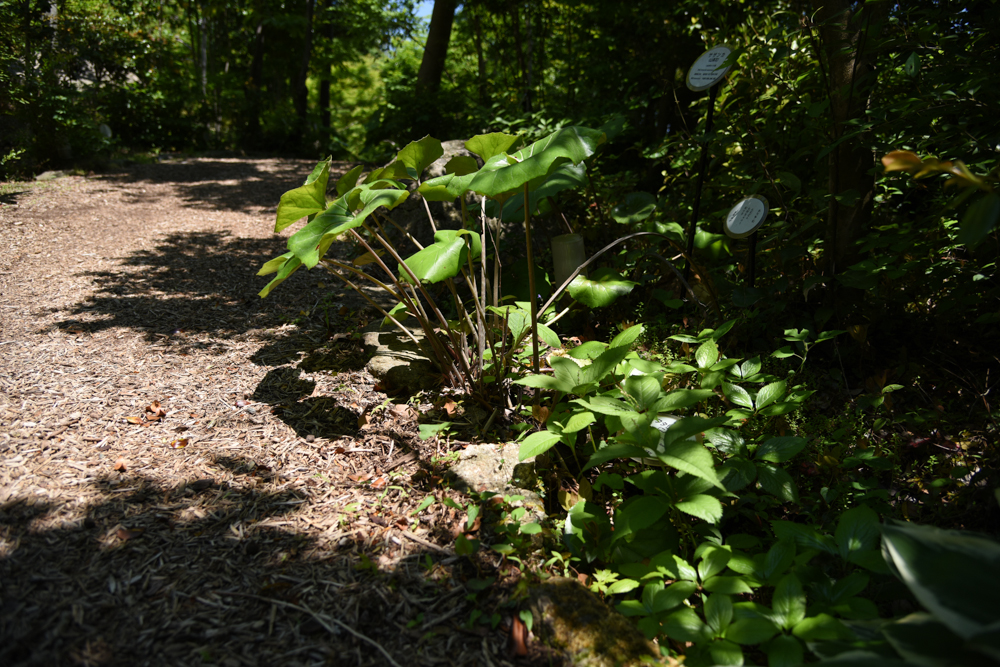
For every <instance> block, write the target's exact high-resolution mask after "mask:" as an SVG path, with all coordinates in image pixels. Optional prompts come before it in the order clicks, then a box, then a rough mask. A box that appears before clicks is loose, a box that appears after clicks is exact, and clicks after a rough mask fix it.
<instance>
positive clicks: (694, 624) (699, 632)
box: [663, 607, 712, 643]
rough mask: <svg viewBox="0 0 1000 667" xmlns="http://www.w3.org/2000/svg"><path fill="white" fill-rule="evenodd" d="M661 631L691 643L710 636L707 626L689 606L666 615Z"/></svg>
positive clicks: (670, 636)
mask: <svg viewBox="0 0 1000 667" xmlns="http://www.w3.org/2000/svg"><path fill="white" fill-rule="evenodd" d="M663 632H664V633H665V634H666V635H667V637H669V638H671V639H676V640H679V641H682V642H693V643H698V642H703V641H706V640H708V639H711V636H712V633H711V631H710V630H709V628H708V626H707V625H705V623H704V622H703V621H702V620H701V618H699V617H698V614H697V612H695V610H694V609H691V608H690V607H685V608H683V609H680V610H678V611H675V612H674V613H672V614H670V616H667V618H665V619H664V621H663Z"/></svg>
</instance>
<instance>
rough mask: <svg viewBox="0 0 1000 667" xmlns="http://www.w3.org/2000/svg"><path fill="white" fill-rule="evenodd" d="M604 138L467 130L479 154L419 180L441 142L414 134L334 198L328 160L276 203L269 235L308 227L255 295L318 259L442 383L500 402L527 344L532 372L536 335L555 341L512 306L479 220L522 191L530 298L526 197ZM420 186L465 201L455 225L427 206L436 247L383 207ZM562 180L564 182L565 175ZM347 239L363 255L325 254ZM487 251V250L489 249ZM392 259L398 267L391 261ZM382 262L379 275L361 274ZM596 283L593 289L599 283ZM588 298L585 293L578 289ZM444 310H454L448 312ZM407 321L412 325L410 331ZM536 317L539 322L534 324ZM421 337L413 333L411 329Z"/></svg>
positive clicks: (269, 269) (527, 310)
mask: <svg viewBox="0 0 1000 667" xmlns="http://www.w3.org/2000/svg"><path fill="white" fill-rule="evenodd" d="M603 141H604V134H603V132H601V131H599V130H592V129H587V128H579V127H567V128H562V129H560V130H558V131H556V132H554V133H552V134H550V135H549V136H547V137H545V138H543V139H541V140H540V141H537V142H535V143H533V144H531V145H529V146H526V147H524V148H522V149H520V150H514V149H515V148H516V147H517V145H518V144H519V143H520V138H519V137H517V136H513V135H507V134H501V133H493V134H485V135H479V136H476V137H473V138H472V139H470V140H469V141H468V142H466V147H467V148H468V149H469V150H470V151H471V152H472V153H473V154H475V155H476V156H478V158H479V159H480V160H482V162H483V164H482V166H480V165H479V163H478V162H477V161H476V159H475V158H473V157H470V156H457V157H455V158H453V159H452V160H450V161H449V162H448V164H447V166H446V171H447V173H446V174H445V175H444V176H441V177H438V178H434V179H430V180H427V181H422V180H421V178H422V174H423V172H424V170H425V169H426V168H427V166H428V165H430V164H431V163H432V162H433V161H434V160H436V159H438V158H439V157H440V156H441V155H442V154H443V151H442V147H441V143H440V142H439V141H437V140H436V139H433V138H430V137H425V138H424V139H421V140H420V141H415V142H413V143H411V144H409V145H408V146H406V147H405V148H403V149H402V150H401V151H399V153H398V155H397V156H396V160H395V161H393V162H392V163H391V164H389V165H388V166H386V167H384V168H381V169H376V170H374V171H372V172H371V173H369V174H368V175H367V176H366V177H365V178H364V179H363V180H361V175H362V174H361V167H360V166H358V167H355V168H354V169H352V170H351V171H349V172H348V173H347V174H345V175H344V176H342V177H341V178H340V179H339V180H338V181H337V183H336V193H337V195H336V197H335V198H334V199H333V200H332V201H328V200H327V187H328V181H329V178H330V161H329V160H326V161H324V162H321V163H319V164H318V165H317V166H316V168H315V169H314V170H313V172H312V173H311V174H310V176H309V177H308V178H307V179H306V182H305V184H304V185H302V186H301V187H299V188H296V189H294V190H291V191H289V192H287V193H285V194H284V195H283V196H282V198H281V202H280V203H279V206H278V213H277V222H276V224H275V230H276V231H281V230H283V229H285V228H286V227H288V226H289V225H292V224H294V223H295V222H297V221H299V220H301V219H302V218H307V219H308V222H307V224H306V225H305V226H304V227H303V228H302V229H300V230H299V231H297V232H296V233H295V234H293V235H292V236H291V237H290V238H289V239H288V249H289V251H288V252H287V253H285V254H284V255H281V256H280V257H277V258H275V259H273V260H271V261H269V262H267V263H266V264H265V265H264V267H263V268H262V269H261V270H260V273H259V275H267V274H272V273H275V274H276V276H275V278H274V279H273V280H272V281H271V282H270V283H269V284H268V285H267V286H266V287H265V288H264V289H263V290H262V291H261V296H262V297H263V296H267V295H268V294H269V293H270V292H271V290H273V289H274V288H275V287H276V286H277V285H278V284H279V283H281V282H282V281H283V280H285V279H286V278H288V276H290V275H291V274H292V273H293V272H294V271H296V270H297V269H298V268H300V267H301V266H303V265H304V266H306V267H308V268H312V267H314V266H316V265H317V264H320V265H322V266H323V267H324V268H326V269H327V270H329V271H331V272H332V273H334V274H335V275H336V276H338V277H339V278H340V279H341V280H343V281H344V282H345V283H346V284H347V285H349V286H351V287H352V288H354V289H355V290H357V291H358V293H359V294H361V295H362V296H363V297H364V298H366V299H367V300H368V301H369V302H370V303H371V304H372V305H373V306H374V307H375V308H377V309H378V310H379V311H380V312H381V313H382V314H383V316H384V318H385V319H384V323H390V322H391V323H392V324H393V325H395V326H396V327H397V328H399V329H400V330H401V331H402V332H403V333H404V334H405V335H407V336H408V337H409V338H410V339H411V340H412V341H413V342H414V343H416V344H417V345H418V346H420V347H421V348H423V349H424V351H425V352H426V353H427V355H428V357H429V358H430V359H432V360H433V361H434V362H435V363H436V364H437V366H438V368H439V369H440V370H441V372H442V377H443V378H444V380H445V382H446V383H448V384H449V385H451V386H454V387H457V388H459V389H461V390H463V391H465V392H467V393H469V394H470V395H472V396H473V397H475V398H477V399H478V400H480V401H481V402H483V403H485V404H487V405H489V406H490V407H495V406H494V404H495V403H496V398H497V397H498V396H503V395H505V392H506V389H507V387H508V386H509V382H510V380H511V379H512V373H513V372H514V368H515V367H516V366H517V364H518V363H520V362H521V360H522V358H523V355H522V345H523V344H524V343H525V341H526V339H527V338H528V337H529V334H530V338H531V350H532V355H531V356H532V366H533V368H534V369H535V370H536V371H537V370H538V354H539V352H538V350H539V339H541V340H542V341H543V342H545V343H547V344H548V345H550V346H552V347H559V346H560V341H559V338H558V336H556V334H555V333H554V332H553V331H552V330H551V329H550V328H548V327H547V326H546V323H545V321H544V320H545V318H548V317H550V316H551V315H550V314H549V313H548V311H547V310H546V309H542V313H541V314H540V313H539V309H538V307H537V303H536V301H535V299H533V298H532V299H530V300H529V301H528V302H527V303H523V302H522V303H510V301H509V300H507V299H505V298H504V293H503V290H502V288H501V285H500V265H499V261H498V258H497V256H496V253H495V249H496V248H497V247H498V245H499V239H498V236H499V229H498V228H497V227H496V226H495V225H491V224H490V222H489V220H488V219H487V216H486V213H485V211H486V203H487V202H486V200H487V199H490V200H492V201H494V202H496V204H498V205H500V206H503V205H504V204H505V203H507V202H508V201H509V200H512V199H514V198H515V197H516V196H520V197H521V198H522V199H521V201H522V202H529V205H523V203H522V208H523V216H524V226H525V237H526V249H527V256H528V267H529V276H528V277H529V283H530V286H531V293H534V262H533V260H532V243H531V210H532V207H531V205H530V202H531V193H532V192H534V191H536V190H538V189H540V188H544V187H546V186H547V185H548V189H547V190H545V192H546V193H547V194H552V193H553V192H554V191H555V190H558V187H559V186H553V185H552V184H551V181H552V180H553V179H555V180H558V179H557V178H556V177H558V176H559V175H560V174H561V173H562V171H561V170H564V168H565V167H567V166H569V165H573V164H578V163H580V162H582V161H583V160H586V159H587V158H589V157H590V156H591V155H593V153H594V151H595V150H597V147H598V146H599V145H600V144H601V143H602V142H603ZM407 181H415V182H416V183H417V185H418V187H417V191H418V192H419V193H420V195H421V196H423V198H424V199H425V200H430V201H454V200H456V199H457V200H459V201H460V202H461V206H462V227H461V228H460V229H454V230H452V229H438V227H437V226H436V224H435V221H434V220H433V218H432V217H431V216H430V209H429V208H427V211H428V224H429V225H430V227H431V229H432V231H433V232H434V243H433V244H431V245H429V246H427V247H422V246H421V245H420V244H419V243H418V242H416V239H414V238H413V237H412V235H410V234H409V233H408V232H407V231H406V230H403V229H401V228H400V227H399V226H398V225H396V224H395V223H394V222H393V220H392V218H391V215H390V211H392V210H393V209H394V208H396V207H397V206H399V205H400V204H401V203H402V202H403V201H404V200H405V199H406V198H407V197H408V196H409V195H410V192H409V191H408V190H407V188H406V185H405V183H406V182H407ZM561 182H565V181H561ZM471 194H475V195H479V196H480V198H481V200H480V202H481V205H480V207H479V208H480V213H479V215H478V216H474V215H471V214H470V213H469V210H468V206H467V196H468V195H471ZM390 226H394V227H396V228H397V229H399V231H400V232H401V233H403V234H404V235H405V236H407V237H408V238H409V239H410V240H411V241H413V242H414V243H415V244H416V245H417V247H418V248H420V249H419V250H418V251H417V252H416V253H415V254H413V255H410V256H409V257H405V258H404V257H402V256H401V255H400V253H399V251H398V250H397V248H396V246H395V244H394V243H393V242H392V240H391V238H390V235H389V234H388V233H387V231H386V230H387V228H389V227H390ZM344 234H347V235H350V236H351V237H352V238H353V239H354V241H355V242H356V243H357V244H358V245H359V246H360V247H361V248H362V249H363V250H364V252H363V254H362V255H361V256H360V257H357V258H355V259H354V260H353V261H350V262H348V261H342V260H339V259H336V258H334V257H331V256H329V255H328V251H329V249H330V247H331V246H332V244H333V243H334V241H335V240H336V239H337V238H338V237H340V236H341V235H344ZM491 248H492V249H493V250H494V252H491ZM392 265H396V266H398V270H393V269H392V268H390V267H391V266H392ZM365 266H373V267H377V268H378V269H380V273H381V277H376V276H375V275H372V274H371V273H369V272H368V271H366V270H365V268H364V267H365ZM362 281H367V282H369V283H372V284H374V285H376V286H377V287H379V288H381V289H382V290H384V291H385V292H386V293H387V294H389V295H390V297H391V298H392V300H393V301H394V302H395V305H394V306H393V307H391V308H389V309H384V308H382V306H381V305H379V304H378V303H376V302H375V301H374V300H373V299H371V298H370V297H368V296H367V295H366V294H365V293H364V291H363V290H362V289H361V288H360V285H359V282H362ZM436 283H441V284H443V285H444V286H445V287H446V288H447V294H448V296H449V297H450V299H451V308H450V309H446V308H444V307H443V306H442V305H440V304H439V302H438V299H437V298H436V297H435V296H434V295H432V294H431V292H430V290H429V289H428V286H429V285H431V284H436ZM601 288H602V286H600V285H599V286H597V287H595V288H593V289H601ZM581 292H582V293H583V297H582V298H586V293H587V289H586V288H584V289H583V290H577V293H576V294H575V296H577V298H581V297H580V294H581ZM449 314H451V315H453V317H449ZM407 317H412V318H414V319H415V320H416V321H417V326H416V327H414V328H410V327H408V326H407V325H405V324H404V320H405V319H406V318H407ZM540 318H541V319H542V320H543V321H539V320H540ZM418 330H419V331H421V332H422V334H423V335H422V336H418V335H417V331H418Z"/></svg>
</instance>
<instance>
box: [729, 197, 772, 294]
mask: <svg viewBox="0 0 1000 667" xmlns="http://www.w3.org/2000/svg"><path fill="white" fill-rule="evenodd" d="M769 208H770V206H769V205H768V203H767V198H766V197H764V196H762V195H752V196H750V197H745V198H744V199H741V200H740V201H739V202H738V203H737V204H736V206H734V207H732V208H731V209H729V214H728V215H727V216H726V222H725V223H724V224H723V229H724V230H725V232H726V235H727V236H729V237H730V238H734V239H748V242H749V243H750V247H749V248H748V249H747V252H748V253H749V256H748V257H747V285H748V286H749V287H753V286H754V282H755V280H756V273H757V230H758V229H760V226H761V225H763V224H764V219H765V218H767V211H768V209H769Z"/></svg>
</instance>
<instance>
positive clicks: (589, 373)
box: [583, 346, 629, 382]
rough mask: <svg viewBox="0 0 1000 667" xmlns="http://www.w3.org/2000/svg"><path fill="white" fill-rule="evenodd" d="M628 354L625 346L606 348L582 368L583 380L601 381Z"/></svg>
mask: <svg viewBox="0 0 1000 667" xmlns="http://www.w3.org/2000/svg"><path fill="white" fill-rule="evenodd" d="M628 354H629V349H628V347H627V346H622V347H612V348H608V349H607V350H605V351H604V352H602V353H601V354H599V355H597V357H596V358H595V359H594V360H593V361H592V362H591V363H590V365H588V366H586V367H585V368H584V369H583V380H584V382H601V381H602V380H604V378H605V377H607V375H608V373H610V372H611V371H613V370H614V369H615V368H616V367H617V366H618V364H620V363H621V362H622V360H623V359H624V358H625V357H627V356H628Z"/></svg>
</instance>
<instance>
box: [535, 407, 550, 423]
mask: <svg viewBox="0 0 1000 667" xmlns="http://www.w3.org/2000/svg"><path fill="white" fill-rule="evenodd" d="M550 412H551V410H549V409H548V408H546V407H543V406H541V405H533V406H532V407H531V416H532V417H534V418H535V419H536V420H537V421H538V423H539V424H544V423H545V422H546V421H548V419H549V413H550Z"/></svg>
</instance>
